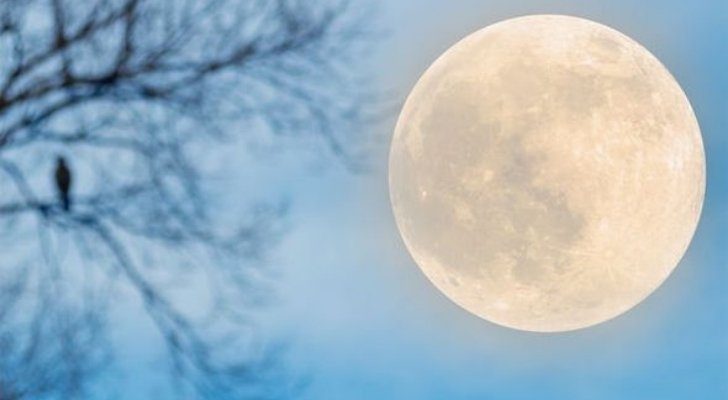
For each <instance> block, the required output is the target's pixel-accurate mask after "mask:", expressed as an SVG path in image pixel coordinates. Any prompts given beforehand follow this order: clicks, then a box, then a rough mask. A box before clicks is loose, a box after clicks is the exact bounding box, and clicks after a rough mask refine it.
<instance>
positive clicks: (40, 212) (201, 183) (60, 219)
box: [0, 0, 366, 400]
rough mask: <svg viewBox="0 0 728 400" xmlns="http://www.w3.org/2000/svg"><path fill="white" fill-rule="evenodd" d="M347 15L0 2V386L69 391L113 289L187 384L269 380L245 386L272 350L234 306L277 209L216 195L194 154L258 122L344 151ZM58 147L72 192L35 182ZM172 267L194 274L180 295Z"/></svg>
mask: <svg viewBox="0 0 728 400" xmlns="http://www.w3.org/2000/svg"><path fill="white" fill-rule="evenodd" d="M352 10H353V7H352V6H351V5H350V4H349V2H347V1H345V0H333V1H317V0H76V1H74V0H3V1H2V2H0V188H1V189H0V222H2V225H0V246H2V247H1V248H3V249H12V252H10V251H8V250H5V254H4V256H3V257H2V259H0V279H2V280H1V281H0V284H2V285H6V286H4V287H3V288H2V290H1V291H0V295H1V297H2V298H1V299H0V400H8V399H25V398H33V399H36V398H74V397H76V398H77V397H83V395H84V394H85V393H87V391H88V387H89V383H90V382H92V381H93V378H94V376H95V372H97V371H100V370H101V367H102V366H103V365H108V360H109V357H110V356H112V355H113V353H114V352H113V351H111V350H113V349H112V347H113V346H110V345H109V340H108V330H107V329H106V327H107V326H108V324H107V321H106V320H107V319H108V318H107V316H108V315H113V313H110V311H109V308H110V305H109V303H110V302H111V301H113V300H112V298H113V296H112V293H114V292H115V291H117V290H120V291H122V293H124V294H126V293H127V291H125V290H126V289H124V288H130V289H131V290H132V291H133V293H135V294H136V295H137V297H138V299H139V300H140V301H139V303H140V305H141V307H142V308H143V309H144V311H145V312H146V314H147V315H148V316H149V317H150V318H151V321H153V323H154V325H155V326H156V328H157V329H158V331H159V333H160V334H161V336H160V337H161V338H162V339H163V341H164V343H165V344H166V347H167V350H168V354H169V360H170V361H171V362H170V364H171V366H172V370H173V372H174V374H175V376H177V377H179V378H180V379H182V381H183V382H185V384H186V385H187V386H188V388H189V389H191V390H194V391H195V393H197V394H198V395H200V396H201V397H208V398H219V397H220V396H223V395H224V396H226V397H231V398H235V397H246V396H256V397H265V396H266V395H269V394H275V393H273V392H271V391H270V390H268V389H269V388H265V391H261V390H263V389H262V388H264V387H265V385H266V384H267V383H268V382H271V381H275V380H281V379H285V377H282V376H281V374H282V372H281V371H282V369H281V368H280V365H279V363H278V351H279V350H278V349H276V348H274V347H271V346H259V345H258V344H256V341H255V340H253V339H251V336H250V335H249V334H248V333H249V332H250V329H251V322H250V315H249V312H248V311H249V310H250V309H251V307H252V306H254V305H255V304H256V303H257V302H259V301H261V299H264V298H265V294H264V292H265V285H264V284H263V283H262V282H261V281H262V280H264V275H263V274H261V271H260V268H258V267H259V265H260V264H259V263H256V262H257V261H260V260H262V259H263V257H264V256H265V252H266V250H267V249H268V248H270V246H271V245H272V244H273V243H274V242H275V240H276V239H277V238H278V237H279V236H280V234H281V223H280V222H281V217H282V216H283V215H284V214H285V211H286V207H285V203H277V202H273V203H263V204H259V205H254V206H251V207H248V208H242V209H237V210H232V209H230V207H222V206H221V205H220V202H219V201H217V200H218V199H217V198H216V197H215V193H216V192H215V188H214V187H213V185H211V184H210V183H208V181H207V180H206V179H205V178H206V175H205V173H206V171H205V168H204V164H205V161H206V160H209V159H210V158H211V155H210V152H212V151H214V150H213V149H215V148H218V147H216V146H218V145H216V143H220V142H225V141H229V140H234V139H236V138H240V137H246V136H250V135H253V133H260V132H265V133H268V134H270V135H273V136H272V137H281V136H288V137H300V139H301V140H312V141H314V142H320V143H321V144H322V145H323V147H324V148H326V149H328V150H329V152H330V154H334V155H336V156H337V157H338V159H340V160H342V161H344V162H345V163H347V164H348V165H353V164H352V163H354V162H355V161H354V160H355V156H354V154H353V153H351V152H350V151H349V149H350V148H351V147H350V145H349V143H350V140H352V139H354V137H352V134H353V133H354V130H353V129H351V127H352V126H354V125H353V124H355V121H356V119H357V118H359V117H360V112H359V106H360V105H361V104H362V102H363V101H366V99H365V98H364V93H363V92H362V91H361V90H359V89H357V86H358V85H359V82H357V80H356V79H355V74H353V73H352V72H351V68H352V64H353V61H356V60H355V57H356V55H357V54H358V52H359V48H358V47H357V46H358V43H360V40H359V39H360V38H361V36H362V31H361V30H360V29H359V26H358V22H359V21H360V20H361V18H360V16H358V15H354V13H353V12H352ZM58 153H62V154H65V155H66V156H67V158H69V159H70V170H71V171H73V172H74V176H73V182H74V183H73V187H72V189H70V190H71V192H72V193H71V196H72V205H71V204H70V203H69V201H68V199H64V198H62V197H59V196H57V195H56V193H55V192H54V191H52V190H49V187H52V186H51V185H50V184H49V183H50V178H51V174H52V167H53V165H52V162H53V161H54V160H55V157H56V154H58ZM64 168H65V164H64ZM63 173H64V175H63V178H64V181H65V185H66V187H65V188H64V189H65V191H66V192H67V191H68V190H69V188H68V185H70V181H68V179H69V178H70V177H69V176H68V174H69V172H68V171H63ZM248 190H250V191H254V190H255V188H248ZM218 193H219V191H218ZM261 277H263V278H261ZM185 280H187V281H193V284H192V286H195V287H197V286H204V287H205V288H207V290H206V291H205V294H204V295H200V294H199V293H198V294H197V296H198V298H196V299H195V302H194V303H195V304H190V303H191V302H189V301H185V296H189V292H184V290H180V289H179V288H180V287H183V288H184V287H189V286H190V285H189V284H187V285H185ZM119 282H121V283H124V284H125V286H124V288H122V289H119V288H118V286H119V285H118V283H119ZM187 283H189V282H187ZM261 285H262V286H261ZM203 306H204V307H203ZM281 393H283V392H281Z"/></svg>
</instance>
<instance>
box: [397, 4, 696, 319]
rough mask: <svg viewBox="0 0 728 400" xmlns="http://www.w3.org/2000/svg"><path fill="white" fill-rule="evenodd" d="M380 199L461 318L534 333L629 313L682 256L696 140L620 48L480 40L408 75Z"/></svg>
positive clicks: (564, 23)
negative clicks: (415, 78) (384, 195)
mask: <svg viewBox="0 0 728 400" xmlns="http://www.w3.org/2000/svg"><path fill="white" fill-rule="evenodd" d="M389 167H390V170H389V185H390V196H391V202H392V207H393V211H394V216H395V219H396V222H397V226H398V227H399V230H400V233H401V235H402V237H403V239H404V242H405V244H406V246H407V248H408V250H409V252H410V253H411V255H412V257H413V258H414V260H415V262H416V263H417V264H418V265H419V267H420V268H421V270H422V271H423V272H424V273H425V275H426V276H427V277H428V278H429V280H430V281H432V283H433V284H434V285H435V286H436V287H437V288H438V289H439V290H440V291H441V292H442V293H444V294H445V295H446V296H447V297H448V298H450V299H451V300H452V301H454V302H455V303H456V304H458V305H460V306H461V307H462V308H464V309H466V310H468V311H470V312H471V313H473V314H475V315H477V316H480V317H482V318H484V319H486V320H489V321H491V322H494V323H496V324H500V325H503V326H507V327H511V328H515V329H520V330H528V331H539V332H557V331H568V330H574V329H580V328H584V327H588V326H591V325H594V324H598V323H600V322H603V321H606V320H608V319H610V318H613V317H615V316H617V315H620V314H621V313H624V312H625V311H627V310H629V309H630V308H632V307H633V306H635V305H636V304H638V303H639V302H640V301H642V300H643V299H644V298H645V297H647V296H648V295H649V294H650V293H652V292H653V291H654V290H655V289H656V288H657V287H658V286H660V284H661V283H662V282H663V281H664V280H665V279H666V278H667V277H668V275H669V274H670V273H671V272H672V270H673V269H674V268H675V266H676V265H677V264H678V262H679V261H680V259H681V257H682V256H683V254H684V252H685V250H686V249H687V247H688V244H689V243H690V240H691V238H692V235H693V233H694V231H695V228H696V225H697V223H698V220H699V217H700V211H701V207H702V203H703V197H704V190H705V159H704V153H703V144H702V139H701V135H700V128H699V126H698V123H697V121H696V118H695V115H694V113H693V110H692V108H691V106H690V103H689V101H688V99H687V98H686V96H685V94H684V93H683V91H682V90H681V88H680V86H679V85H678V83H677V82H676V81H675V79H674V78H673V77H672V76H671V75H670V73H669V72H668V71H667V69H666V68H665V67H664V66H663V65H662V64H661V63H660V62H659V61H658V60H657V59H656V58H655V57H654V56H653V55H652V54H650V52H649V51H647V50H646V49H645V48H643V47H642V46H641V45H639V44H638V43H637V42H635V41H634V40H632V39H630V38H628V37H627V36H625V35H623V34H621V33H619V32H617V31H615V30H613V29H611V28H608V27H606V26H603V25H600V24H597V23H595V22H591V21H588V20H584V19H579V18H574V17H566V16H529V17H521V18H516V19H511V20H507V21H504V22H501V23H498V24H495V25H491V26H490V27H487V28H485V29H483V30H480V31H478V32H476V33H474V34H472V35H470V36H468V37H466V38H465V39H463V40H462V41H460V42H459V43H457V44H456V45H454V46H453V47H452V48H450V49H449V50H448V51H447V52H446V53H445V54H444V55H442V56H441V57H440V58H439V59H438V60H437V61H436V62H435V63H434V64H433V65H432V66H431V67H430V68H429V69H428V70H427V71H426V73H425V74H424V75H423V76H422V78H421V79H420V80H419V82H418V83H417V85H416V86H415V88H414V89H413V91H412V93H411V94H410V96H409V98H408V99H407V101H406V103H405V105H404V108H403V110H402V112H401V115H400V118H399V122H398V124H397V127H396V130H395V134H394V138H393V141H392V146H391V153H390V160H389Z"/></svg>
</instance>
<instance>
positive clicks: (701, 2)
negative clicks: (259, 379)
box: [119, 0, 728, 400]
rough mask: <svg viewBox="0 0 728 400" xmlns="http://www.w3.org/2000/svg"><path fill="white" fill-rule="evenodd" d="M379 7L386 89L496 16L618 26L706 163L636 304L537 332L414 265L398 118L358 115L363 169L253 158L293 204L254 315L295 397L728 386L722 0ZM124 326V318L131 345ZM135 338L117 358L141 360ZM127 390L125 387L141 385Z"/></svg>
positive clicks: (726, 44)
mask: <svg viewBox="0 0 728 400" xmlns="http://www.w3.org/2000/svg"><path fill="white" fill-rule="evenodd" d="M379 13H380V15H379V19H378V21H377V22H376V24H377V25H378V27H380V28H381V29H382V30H384V31H386V32H388V34H387V36H386V37H385V39H383V40H379V41H378V44H377V49H376V50H377V52H378V53H377V54H378V55H377V58H376V59H375V60H374V61H373V62H372V67H371V68H372V70H371V71H370V73H371V74H372V75H373V76H374V77H376V78H377V79H378V80H379V82H380V83H381V84H382V86H384V87H390V88H393V89H394V92H395V93H396V94H397V96H398V98H400V99H403V98H404V96H406V94H407V93H408V91H409V89H410V88H411V86H412V85H413V84H414V82H415V81H416V80H417V79H418V77H419V75H420V74H421V73H422V72H423V71H424V70H425V68H427V66H429V64H430V63H431V62H432V61H433V60H434V59H435V58H436V57H437V56H438V55H439V54H440V53H441V52H442V51H444V50H445V49H447V48H448V47H449V46H450V45H452V44H453V43H455V42H456V41H457V40H458V39H460V38H461V37H463V36H465V35H467V34H468V33H471V32H472V31H474V30H476V29H479V28H482V27H484V26H487V25H489V24H491V23H494V22H496V21H498V20H502V19H505V18H509V17H514V16H519V15H526V14H541V13H550V14H569V15H575V16H581V17H586V18H589V19H592V20H595V21H598V22H601V23H604V24H606V25H609V26H612V27H614V28H617V29H618V30H620V31H622V32H624V33H626V34H627V35H629V36H631V37H632V38H634V39H636V40H637V41H639V42H640V43H642V44H643V45H645V46H646V47H647V48H648V49H650V50H651V51H652V52H653V53H654V54H655V55H656V56H657V57H658V58H660V59H661V61H662V62H663V63H664V64H665V65H666V66H667V67H668V69H670V71H671V72H672V73H673V75H674V76H675V77H676V78H677V80H678V81H679V82H680V83H681V85H682V86H683V89H684V90H685V92H686V93H687V95H688V97H689V98H690V100H691V102H692V105H693V107H694V109H695V111H696V114H697V116H698V120H699V121H700V124H701V127H702V131H703V136H704V142H705V148H706V154H707V160H708V189H707V196H706V202H705V207H704V210H703V216H702V220H701V223H700V226H699V228H698V231H697V233H696V236H695V239H694V241H693V244H692V245H691V247H690V249H689V251H688V253H687V255H686V257H685V258H684V260H683V262H682V263H681V265H680V266H679V267H678V268H677V269H676V271H675V272H674V273H673V274H672V276H671V277H670V278H669V279H668V281H667V282H666V283H665V284H664V285H663V286H662V287H661V288H660V289H659V290H658V291H657V292H655V293H654V294H653V295H652V296H650V297H649V298H648V299H647V300H646V301H645V302H643V303H642V304H640V305H639V306H638V307H636V308H635V309H633V310H632V311H630V312H629V313H627V314H625V315H623V316H621V317H619V318H617V319H615V320H612V321H610V322H608V323H605V324H602V325H599V326H596V327H593V328H589V329H586V330H582V331H576V332H570V333H564V334H554V335H543V334H534V333H524V332H518V331H513V330H509V329H506V328H502V327H498V326H495V325H493V324H490V323H488V322H485V321H483V320H480V319H478V318H476V317H474V316H472V315H470V314H468V313H466V312H464V311H462V310H461V309H459V308H458V307H456V306H455V305H453V304H452V303H450V302H449V301H448V300H447V299H446V298H444V297H443V296H442V295H440V294H439V293H438V292H437V291H436V290H435V289H434V288H433V287H432V286H431V285H430V284H429V282H428V281H427V280H426V278H425V277H424V276H423V275H422V274H421V273H420V272H419V270H418V269H417V267H416V266H415V265H414V264H413V262H412V261H411V260H410V258H409V256H408V255H407V252H406V250H405V248H404V246H403V244H402V243H401V240H400V238H399V236H398V233H397V231H396V228H395V225H394V222H393V219H392V215H391V211H390V209H389V200H388V194H387V183H386V156H387V146H388V140H389V137H390V134H391V128H392V124H393V117H394V116H392V118H390V120H388V121H387V122H385V123H384V124H382V126H380V127H376V128H371V132H370V133H369V134H371V135H372V136H373V137H375V138H377V140H378V141H379V142H378V144H377V145H376V146H374V149H373V150H372V151H373V154H372V157H371V168H370V172H368V173H363V174H352V173H350V172H347V171H344V170H343V169H342V168H338V167H337V166H335V165H333V166H332V165H328V166H326V167H324V168H321V167H320V166H319V165H317V164H315V163H314V162H312V161H311V159H310V158H309V156H310V155H303V154H300V153H296V152H287V153H285V154H282V155H279V156H277V159H276V162H275V163H265V164H261V163H258V162H257V161H255V159H254V158H251V159H250V160H249V162H250V163H251V165H255V169H254V170H253V171H254V172H251V173H250V175H248V176H242V177H240V179H241V180H246V179H247V180H249V179H256V180H257V182H258V183H259V184H260V186H262V187H264V188H265V189H266V190H269V191H270V193H281V194H285V195H286V196H288V197H289V198H291V199H292V201H293V202H292V216H291V218H292V220H291V227H292V229H291V232H290V233H289V235H288V236H287V238H286V239H285V240H284V242H283V244H282V245H281V247H280V248H279V250H278V251H277V253H276V255H274V257H273V262H275V263H276V264H277V265H278V271H279V274H280V277H279V280H280V282H279V283H278V284H277V285H278V288H277V293H278V297H279V300H278V302H277V304H276V305H275V306H273V307H272V308H270V309H267V310H266V312H265V314H264V315H262V316H261V321H262V322H261V323H262V326H263V329H264V331H265V332H268V333H270V334H271V335H279V336H284V337H288V338H291V340H292V347H291V352H290V355H289V365H290V367H291V369H292V370H293V371H294V372H298V373H300V374H302V375H306V376H308V377H310V385H309V387H308V389H307V390H306V392H305V393H304V395H303V397H304V398H308V399H499V400H515V399H560V400H564V399H589V400H601V399H622V400H628V399H660V400H669V399H688V398H691V399H692V398H695V399H703V400H713V399H716V400H717V399H726V398H728V297H727V296H726V294H725V287H726V284H728V270H727V269H726V267H727V266H728V246H726V245H728V239H726V238H728V132H726V127H728V100H727V99H728V2H725V1H724V0H696V1H692V2H688V1H684V0H683V1H674V0H667V1H649V0H647V1H609V2H607V1H604V0H582V1H553V0H552V1H533V0H524V1H515V0H508V1H506V0H503V1H485V0H483V1H475V0H459V1H451V0H390V1H387V2H382V5H381V6H380V7H379ZM271 164H275V165H271ZM302 164H303V165H307V167H305V168H301V167H300V165H302ZM292 171H296V172H292ZM248 185H249V182H248ZM136 328H137V327H132V328H127V329H130V330H129V331H128V332H127V333H126V335H128V337H129V338H130V339H129V340H132V339H131V338H133V337H137V338H138V337H139V336H138V335H139V331H136V330H135V329H136ZM139 329H140V331H144V330H145V329H144V328H139ZM119 335H120V336H122V337H124V336H125V333H124V332H120V333H119ZM133 341H134V342H135V344H133V345H130V346H129V352H128V355H127V356H128V357H130V358H131V359H135V358H136V357H139V358H138V359H136V361H139V360H142V359H145V357H147V355H146V352H145V350H144V346H143V345H141V344H140V341H139V340H133ZM149 362H151V361H149ZM132 380H133V379H132ZM135 385H136V386H138V388H136V389H134V388H133V387H134V385H132V386H131V387H127V389H128V390H129V393H127V395H128V396H129V398H135V394H133V393H137V394H141V393H149V390H150V388H151V387H153V385H151V384H149V382H146V381H142V380H138V381H137V382H136V384H135Z"/></svg>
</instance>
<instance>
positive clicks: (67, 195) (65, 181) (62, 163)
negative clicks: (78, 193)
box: [55, 156, 73, 212]
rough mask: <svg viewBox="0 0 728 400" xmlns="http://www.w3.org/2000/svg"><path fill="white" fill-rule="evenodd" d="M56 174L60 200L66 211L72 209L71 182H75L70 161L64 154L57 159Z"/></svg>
mask: <svg viewBox="0 0 728 400" xmlns="http://www.w3.org/2000/svg"><path fill="white" fill-rule="evenodd" d="M55 175H56V189H58V200H59V201H60V203H61V206H63V210H64V211H66V212H68V211H71V184H72V183H73V177H72V176H71V170H70V169H69V168H68V163H67V162H66V159H65V157H63V156H58V158H57V159H56V173H55Z"/></svg>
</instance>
